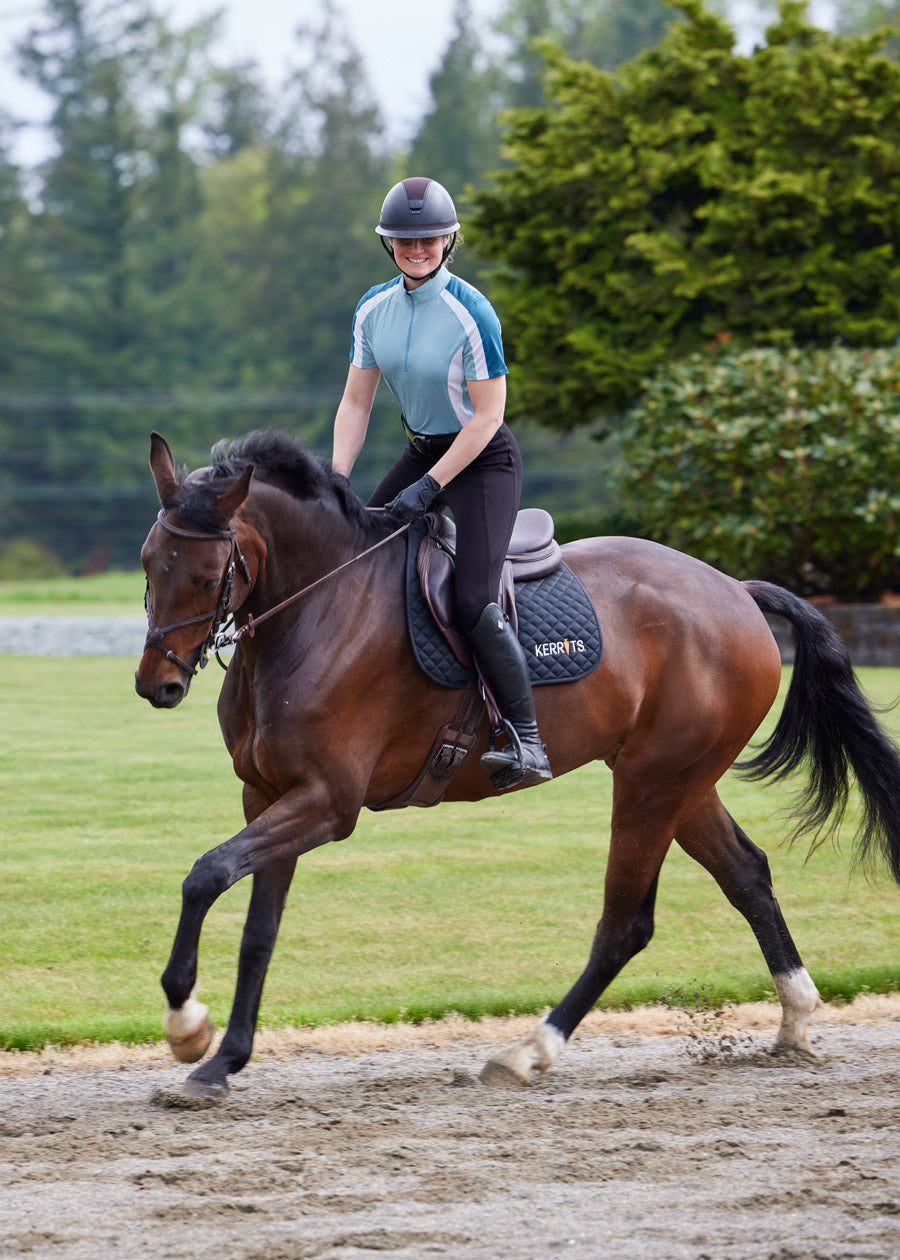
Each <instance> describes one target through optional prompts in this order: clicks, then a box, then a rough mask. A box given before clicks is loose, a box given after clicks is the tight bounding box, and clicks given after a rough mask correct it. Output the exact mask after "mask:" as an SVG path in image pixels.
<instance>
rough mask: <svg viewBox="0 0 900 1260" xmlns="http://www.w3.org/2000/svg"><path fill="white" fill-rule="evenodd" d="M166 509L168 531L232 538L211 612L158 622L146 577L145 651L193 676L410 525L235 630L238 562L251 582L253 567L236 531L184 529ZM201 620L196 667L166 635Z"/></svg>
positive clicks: (181, 535)
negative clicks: (204, 626)
mask: <svg viewBox="0 0 900 1260" xmlns="http://www.w3.org/2000/svg"><path fill="white" fill-rule="evenodd" d="M165 510H166V509H165V508H161V509H160V512H159V515H158V516H157V518H156V519H157V521H158V522H159V524H160V525H162V526H164V528H165V529H167V530H168V531H169V533H170V534H177V535H178V537H179V538H192V539H194V540H195V541H203V540H206V541H208V542H229V543H230V544H231V549H230V551H229V554H228V560H227V561H226V563H225V570H224V572H223V574H222V581H221V584H220V588H219V602H218V604H217V605H216V607H215V608H214V609H213V610H212V612H208V613H200V614H199V616H197V617H186V618H185V619H184V620H183V621H173V622H172V624H171V625H170V626H157V625H156V623H155V621H154V620H153V609H152V607H151V605H150V578H149V577H148V578H147V589H146V592H145V594H144V607H145V608H146V610H147V638H146V640H145V641H144V651H145V652H146V651H147V649H148V648H156V650H157V651H159V652H162V654H163V656H165V657H166V659H167V660H169V661H171V662H172V663H173V665H177V666H178V667H179V668H180V669H183V670H184V672H185V673H186V674H190V675H191V677H192V678H193V677H195V675H196V674H197V670H198V669H204V668H205V666H206V663H207V661H208V660H209V658H210V656H212V654H213V653H214V652H215V654H216V657H217V659H218V661H219V664H220V665H221V666H222V668H223V669H224V668H226V666H225V662H224V661H223V660H222V659H221V657H220V656H219V651H220V650H221V649H223V648H226V647H230V646H232V645H233V644H235V643H238V642H239V641H240V640H241V639H242V638H243V637H244V636H245V635H249V637H250V638H251V639H252V638H253V636H254V634H255V632H256V627H257V626H258V625H261V624H262V623H263V622H264V621H268V619H269V618H270V617H274V616H275V614H276V613H279V612H281V611H282V609H284V608H287V607H288V606H289V605H291V604H293V603H295V602H296V601H297V600H298V599H302V598H303V596H304V595H308V594H309V592H310V591H313V590H315V589H316V587H317V586H320V585H321V584H322V583H323V582H327V581H329V579H331V578H333V577H336V576H337V575H338V574H339V573H342V572H343V571H344V569H347V568H349V567H350V565H351V564H356V563H357V561H359V560H362V559H364V558H365V557H366V556H369V555H371V554H372V552H373V551H377V550H378V549H379V547H384V546H385V545H386V544H387V543H389V542H393V540H394V539H395V538H397V537H399V535H400V534H403V533H405V532H406V530H408V529H409V522H408V521H407V522H405V523H404V524H403V525H401V526H400V527H399V529H395V530H394V531H393V533H391V534H388V535H387V536H386V537H385V538H382V539H380V540H379V541H378V542H377V543H375V544H373V546H371V547H367V548H366V550H365V551H361V552H360V553H359V555H357V556H352V557H351V559H349V560H347V561H345V562H344V563H343V564H339V565H338V566H337V568H336V569H332V570H331V571H330V572H328V573H325V574H323V575H322V577H320V578H317V579H316V580H315V581H314V582H310V584H309V585H308V586H304V587H303V589H302V590H300V591H295V592H294V594H293V595H289V596H288V598H287V599H283V600H282V601H281V603H280V604H276V605H275V607H274V608H269V609H268V610H267V611H266V612H264V613H260V615H259V616H258V617H256V618H254V617H252V616H251V617H248V619H247V624H246V625H243V626H241V627H240V629H237V630H234V629H232V628H231V627H232V626H233V625H234V612H233V611H232V609H231V608H230V607H229V603H230V601H231V588H232V585H233V583H234V570H235V564H239V565H240V567H241V572H242V573H243V575H244V579H245V581H246V582H247V585H248V586H251V585H252V579H251V577H250V571H249V569H248V568H247V562H246V560H245V559H244V557H243V555H242V554H241V549H240V547H239V546H238V541H237V535H236V533H235V531H234V530H233V529H222V530H217V531H216V532H215V533H209V534H204V533H199V532H198V531H196V530H192V529H182V528H181V527H180V526H179V525H173V524H172V522H171V521H167V520H166V518H165V515H164V513H165ZM370 510H371V511H373V512H379V511H384V509H383V508H371V509H370ZM201 621H209V622H210V623H211V624H210V628H209V633H208V634H207V636H206V638H205V639H204V641H203V643H201V645H200V648H199V657H198V662H197V666H196V667H195V666H193V665H189V664H188V663H187V661H184V660H182V659H181V657H180V656H178V655H177V653H175V652H173V651H172V649H171V648H167V647H166V644H165V637H166V635H167V634H170V633H171V632H172V631H173V630H181V629H183V628H184V627H185V626H193V625H198V624H199V623H200V622H201Z"/></svg>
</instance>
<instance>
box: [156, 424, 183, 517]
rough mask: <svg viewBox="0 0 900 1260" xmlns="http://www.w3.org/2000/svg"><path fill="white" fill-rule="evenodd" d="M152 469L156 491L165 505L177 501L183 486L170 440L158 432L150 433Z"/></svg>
mask: <svg viewBox="0 0 900 1260" xmlns="http://www.w3.org/2000/svg"><path fill="white" fill-rule="evenodd" d="M150 471H151V472H152V473H153V480H154V481H155V482H156V493H157V494H158V495H159V501H160V503H161V504H162V505H163V507H166V506H167V505H168V504H170V503H175V502H177V501H178V498H179V495H180V493H181V487H180V486H179V484H178V478H177V477H176V476H175V461H174V459H173V458H172V452H171V451H170V450H169V444H168V442H167V441H166V439H165V438H164V437H161V436H160V435H159V434H158V433H156V432H153V433H151V434H150Z"/></svg>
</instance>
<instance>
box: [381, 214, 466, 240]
mask: <svg viewBox="0 0 900 1260" xmlns="http://www.w3.org/2000/svg"><path fill="white" fill-rule="evenodd" d="M375 231H376V232H377V233H378V235H379V236H390V237H393V239H394V240H395V241H420V240H423V239H425V238H428V237H432V236H449V235H450V234H451V232H458V231H459V223H458V222H457V221H456V219H451V220H449V221H448V222H447V223H425V224H423V225H422V227H420V228H411V227H410V226H409V224H408V223H406V224H402V225H401V224H399V223H398V224H397V225H396V226H394V227H392V226H391V225H390V224H385V223H378V224H376V225H375Z"/></svg>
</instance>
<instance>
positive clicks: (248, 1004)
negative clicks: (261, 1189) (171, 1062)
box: [162, 788, 355, 1093]
mask: <svg viewBox="0 0 900 1260" xmlns="http://www.w3.org/2000/svg"><path fill="white" fill-rule="evenodd" d="M329 797H330V794H329V793H328V792H327V791H326V790H325V789H324V788H323V789H322V790H320V791H313V792H311V791H310V790H309V789H305V790H303V791H302V792H301V791H297V792H292V793H288V794H286V795H285V796H284V797H282V798H281V799H280V800H279V801H277V802H276V803H275V804H274V805H271V806H270V807H269V808H268V809H267V810H265V811H264V812H263V813H262V814H260V816H259V817H258V818H256V819H254V820H253V822H251V823H249V824H248V826H247V827H245V828H244V830H243V831H241V832H239V833H238V834H237V835H236V836H233V837H232V838H231V839H230V840H227V841H225V843H224V844H220V845H218V847H217V848H215V849H211V850H210V851H209V852H208V853H205V854H204V855H203V856H202V857H201V858H199V859H198V860H197V861H196V862H195V863H194V866H193V868H192V870H191V872H190V874H189V875H188V877H187V879H185V881H184V884H183V885H182V907H181V917H180V919H179V923H178V930H177V932H176V934H175V941H174V944H173V946H172V953H171V956H170V958H169V962H168V965H167V966H166V969H165V971H164V972H163V975H162V987H163V991H164V992H165V995H166V999H167V1007H166V1016H165V1031H166V1036H167V1038H168V1040H169V1044H170V1046H171V1048H172V1051H173V1053H174V1054H175V1056H176V1058H178V1059H180V1060H181V1061H182V1062H188V1063H192V1062H196V1061H197V1060H198V1059H200V1058H202V1057H203V1055H204V1054H205V1053H206V1051H207V1050H208V1048H209V1045H210V1042H211V1040H212V1034H213V1026H212V1024H211V1022H210V1020H209V1015H208V1009H207V1008H206V1007H205V1006H204V1005H203V1004H202V1003H200V1002H199V1001H198V999H197V997H196V989H197V955H198V949H199V944H200V933H201V930H202V927H203V922H204V920H205V918H206V915H207V913H208V912H209V910H210V907H211V906H212V905H213V903H214V902H215V901H216V899H217V898H218V897H220V896H221V895H222V893H224V892H225V891H227V889H229V888H231V887H232V885H234V884H236V883H237V882H238V880H240V879H243V878H244V876H245V875H250V874H252V875H253V876H254V888H253V895H252V897H251V899H250V908H249V910H248V914H247V923H246V926H245V929H244V937H243V940H242V943H241V955H240V965H239V972H238V986H237V989H236V992H235V1002H234V1009H233V1011H232V1018H231V1021H230V1023H229V1031H228V1033H227V1034H226V1036H225V1039H224V1040H223V1042H222V1046H221V1047H220V1049H219V1051H218V1053H217V1054H216V1055H215V1056H214V1058H213V1059H212V1060H211V1061H210V1064H208V1065H204V1068H203V1069H198V1070H197V1071H196V1072H194V1073H193V1074H192V1077H191V1078H190V1079H191V1080H195V1081H196V1085H195V1086H191V1087H190V1088H189V1089H188V1090H187V1092H188V1093H198V1092H199V1093H209V1092H219V1093H221V1092H223V1091H224V1089H225V1088H227V1085H226V1077H227V1075H228V1073H229V1072H230V1071H231V1072H234V1071H239V1070H240V1068H241V1067H243V1066H244V1064H245V1063H246V1061H247V1058H249V1054H250V1047H251V1045H252V1038H253V1031H254V1029H255V1026H256V1015H257V1012H258V1009H259V999H260V995H261V993H262V986H263V981H264V979H265V974H266V969H267V967H268V962H269V959H270V957H271V954H272V950H273V948H274V945H275V938H276V936H277V933H278V925H279V922H280V919H281V913H282V910H283V909H284V903H285V898H286V896H287V890H288V887H289V885H290V882H291V877H292V875H293V871H294V865H295V862H296V859H297V857H298V856H299V855H300V854H302V853H306V852H308V851H309V850H310V849H314V848H317V847H318V846H319V845H322V844H326V843H328V841H329V840H340V839H343V838H344V837H346V836H348V835H349V834H350V833H351V832H352V830H353V825H354V821H355V820H353V819H351V818H350V817H349V816H348V815H339V814H337V813H336V812H335V811H334V809H333V808H331V807H330V800H329ZM213 1065H215V1066H214V1067H213ZM210 1085H211V1086H212V1087H211V1088H204V1086H210Z"/></svg>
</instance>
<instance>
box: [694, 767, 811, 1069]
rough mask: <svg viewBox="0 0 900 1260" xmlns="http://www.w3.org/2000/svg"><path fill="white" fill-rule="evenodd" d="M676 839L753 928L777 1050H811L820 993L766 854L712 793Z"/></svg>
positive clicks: (809, 1051) (806, 1051) (808, 1052)
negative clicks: (775, 1005)
mask: <svg viewBox="0 0 900 1260" xmlns="http://www.w3.org/2000/svg"><path fill="white" fill-rule="evenodd" d="M675 839H676V840H677V842H678V843H679V844H680V845H681V847H682V848H683V849H684V851H685V852H686V853H688V854H690V856H691V857H692V858H694V860H695V861H697V862H699V863H700V865H701V866H703V867H705V868H706V870H708V871H709V873H710V874H711V875H712V877H713V879H715V881H716V883H717V884H718V885H719V887H720V888H721V889H722V891H723V892H724V894H725V896H726V897H727V898H728V900H729V901H730V902H731V904H732V905H733V906H734V907H735V909H736V910H739V911H740V912H741V914H742V915H743V916H744V918H745V919H746V920H747V922H748V923H749V924H750V927H751V928H752V929H753V933H754V935H755V937H756V939H757V942H758V943H759V947H760V949H761V950H762V954H763V957H764V958H765V960H766V964H767V966H768V968H769V971H770V972H771V973H772V979H773V980H774V982H775V991H776V993H777V994H778V1000H779V1001H780V1003H781V1027H780V1028H779V1030H778V1038H777V1040H776V1043H775V1049H776V1050H779V1051H792V1050H800V1051H803V1052H805V1053H807V1054H811V1053H812V1051H811V1050H810V1048H809V1043H808V1041H807V1038H806V1030H807V1026H808V1024H809V1021H810V1018H811V1016H812V1014H813V1011H814V1010H815V1009H816V1007H817V1006H818V1005H819V1004H820V998H819V994H818V990H817V989H816V986H815V985H814V984H813V982H812V979H811V978H810V975H809V973H808V971H807V970H806V968H805V967H804V966H803V962H802V960H801V958H800V955H799V953H798V952H797V947H796V945H795V944H794V942H793V940H792V938H791V934H790V932H789V931H788V928H787V924H786V923H785V921H784V916H783V914H782V913H781V908H780V907H779V905H778V902H777V900H776V899H775V893H774V892H773V890H772V880H771V876H770V874H769V862H768V859H767V858H766V855H765V853H764V852H763V851H762V849H760V848H758V847H757V846H756V845H755V844H754V843H753V842H752V841H751V840H749V839H748V838H747V836H746V835H745V834H744V832H743V831H742V830H741V828H740V827H739V826H738V825H737V823H736V822H735V821H734V819H733V818H732V817H731V815H730V814H729V813H728V811H727V810H726V809H725V807H724V806H723V805H722V803H721V801H720V800H719V798H718V795H717V794H716V793H715V792H711V793H710V795H709V796H708V797H707V798H706V800H705V801H704V802H703V804H702V805H701V807H700V809H699V810H698V811H697V813H696V814H694V816H693V817H692V818H690V819H688V821H687V822H686V823H685V824H684V825H683V826H681V827H679V829H678V831H677V833H676V836H675Z"/></svg>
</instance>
